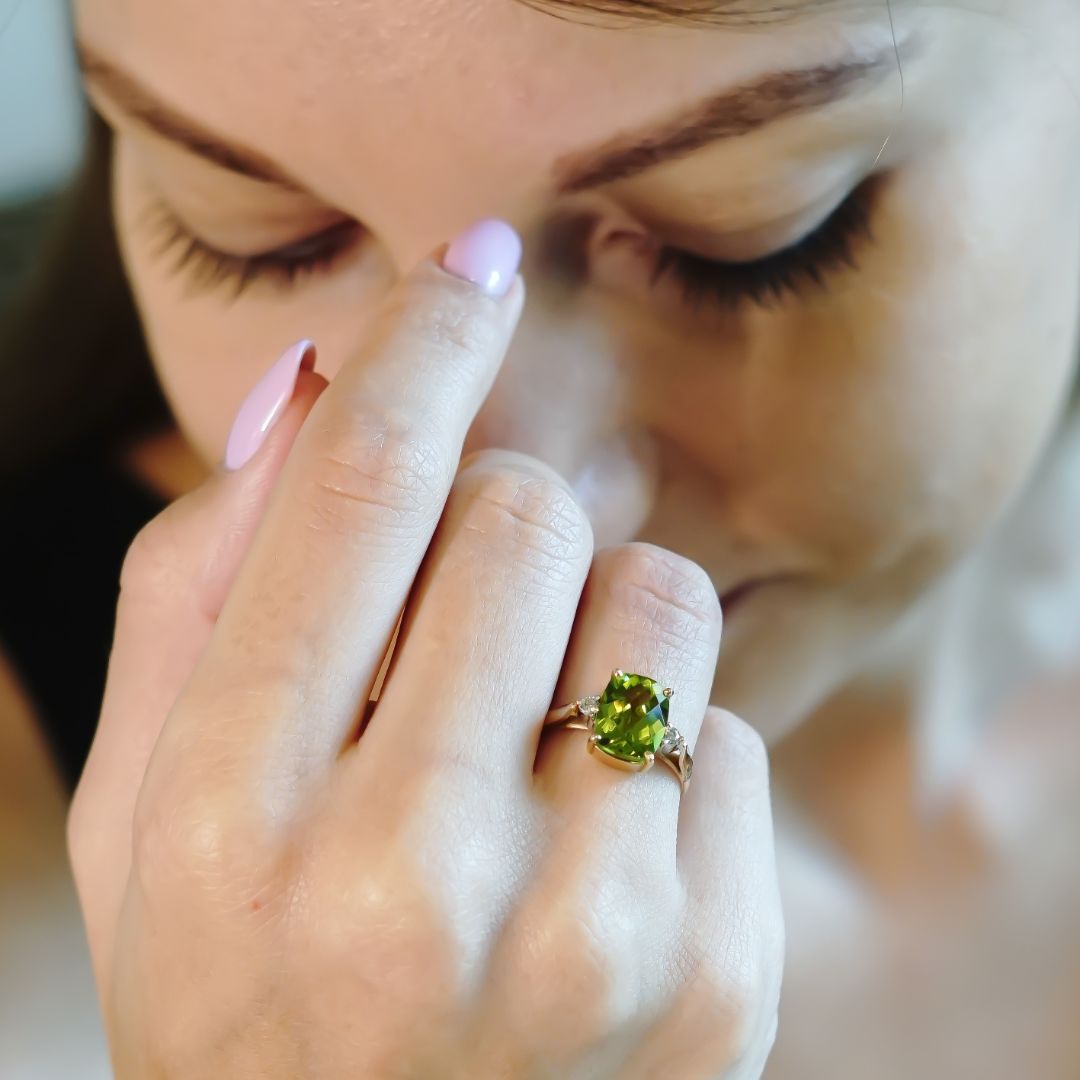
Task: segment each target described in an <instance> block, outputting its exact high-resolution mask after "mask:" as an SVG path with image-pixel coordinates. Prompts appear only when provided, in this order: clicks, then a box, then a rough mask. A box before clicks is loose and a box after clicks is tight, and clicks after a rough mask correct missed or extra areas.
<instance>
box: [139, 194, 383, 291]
mask: <svg viewBox="0 0 1080 1080" xmlns="http://www.w3.org/2000/svg"><path fill="white" fill-rule="evenodd" d="M142 224H143V225H144V226H145V227H147V228H148V229H149V231H150V232H151V234H152V237H153V240H152V242H156V245H157V246H156V250H155V255H157V256H158V257H160V258H166V257H168V255H169V254H170V252H172V253H174V258H173V262H172V265H171V267H170V269H171V270H172V272H173V273H175V274H177V275H178V276H185V275H186V276H187V277H188V278H189V280H190V281H191V283H192V284H193V285H194V286H195V287H196V289H200V290H214V289H216V288H218V287H224V286H226V285H229V284H231V285H232V286H233V294H232V298H233V299H234V300H235V299H237V298H239V297H240V296H241V294H243V293H244V292H245V291H246V290H247V289H248V287H249V286H250V285H252V284H253V283H254V282H256V281H261V280H269V281H271V282H272V283H273V284H276V285H279V286H280V287H281V288H283V289H289V288H291V287H292V286H294V285H296V284H297V281H298V280H299V279H301V278H303V277H306V276H310V275H316V274H319V273H321V272H323V271H326V270H329V269H331V268H332V267H333V266H334V265H335V264H336V263H337V261H338V259H339V258H341V257H342V256H343V255H345V254H346V253H347V252H348V251H350V250H351V249H352V248H353V247H354V246H355V245H356V243H357V241H358V237H359V236H360V235H361V233H362V232H363V230H362V229H361V228H360V226H359V225H357V224H356V223H355V222H351V221H349V222H344V223H342V222H338V223H336V224H334V225H331V226H330V227H329V228H326V229H323V230H322V231H321V232H318V233H315V234H313V235H312V236H308V237H305V238H304V239H303V240H298V241H297V242H296V243H293V244H289V245H287V246H285V247H281V248H277V249H276V250H274V251H267V252H263V253H262V254H259V255H230V254H226V253H225V252H223V251H218V250H217V249H216V248H213V247H211V246H210V245H209V244H207V243H205V242H204V241H202V240H200V239H199V238H198V237H197V236H196V235H195V234H194V233H193V232H192V231H191V230H190V229H189V228H188V227H187V226H186V225H185V224H184V223H183V222H182V221H181V220H180V219H179V218H178V217H177V216H176V214H174V213H173V211H172V210H170V209H169V207H168V206H166V205H165V203H163V202H161V201H159V200H154V201H153V202H151V203H150V204H148V206H147V208H146V213H145V217H144V219H143V222H142Z"/></svg>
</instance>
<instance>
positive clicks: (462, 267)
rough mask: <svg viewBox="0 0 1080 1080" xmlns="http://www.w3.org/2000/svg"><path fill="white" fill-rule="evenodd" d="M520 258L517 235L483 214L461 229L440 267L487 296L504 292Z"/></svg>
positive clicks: (499, 294) (505, 224)
mask: <svg viewBox="0 0 1080 1080" xmlns="http://www.w3.org/2000/svg"><path fill="white" fill-rule="evenodd" d="M520 262H521V237H519V236H518V234H517V232H516V231H515V229H514V227H513V226H512V225H509V224H507V223H506V222H505V221H502V220H500V219H499V218H483V219H482V220H480V221H478V222H476V223H475V224H474V225H472V226H470V227H469V228H468V229H466V230H465V232H463V233H462V234H461V235H460V236H459V237H458V238H457V239H456V240H454V241H453V242H452V243H451V244H450V246H449V247H448V248H447V249H446V254H445V255H443V261H442V265H443V269H444V270H448V271H449V272H450V273H451V274H456V275H457V276H458V277H460V278H465V280H466V281H471V282H472V283H473V284H474V285H479V286H480V288H481V289H483V290H484V292H486V293H489V294H490V295H491V296H505V295H506V293H507V291H508V290H509V288H510V285H511V283H512V282H513V280H514V275H515V274H516V273H517V269H518V264H519V263H520Z"/></svg>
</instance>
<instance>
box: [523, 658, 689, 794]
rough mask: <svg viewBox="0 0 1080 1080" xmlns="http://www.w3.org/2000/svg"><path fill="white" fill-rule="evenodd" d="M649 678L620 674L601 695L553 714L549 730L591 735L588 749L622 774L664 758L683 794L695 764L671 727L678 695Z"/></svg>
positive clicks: (547, 720) (642, 769) (547, 722)
mask: <svg viewBox="0 0 1080 1080" xmlns="http://www.w3.org/2000/svg"><path fill="white" fill-rule="evenodd" d="M662 685H663V684H662V683H660V682H659V681H658V680H656V679H651V678H649V677H648V676H647V675H630V674H627V673H626V672H624V671H621V670H619V669H616V670H615V671H613V672H612V673H611V681H610V682H609V683H608V684H607V687H606V689H605V690H604V692H603V693H602V694H596V695H593V696H590V697H583V698H578V700H577V701H571V702H570V703H569V704H568V705H562V706H560V707H559V708H557V709H552V710H551V711H550V712H549V713H548V714H547V716H546V717H545V718H544V727H545V728H548V727H562V728H572V729H574V730H578V731H587V732H588V733H589V743H588V750H589V753H591V754H597V753H598V754H600V755H601V760H602V761H604V762H605V764H608V765H614V766H615V767H616V768H617V769H627V770H630V771H632V772H646V771H647V770H649V769H651V768H652V766H653V763H654V762H655V761H656V760H657V759H659V760H660V761H662V762H663V763H664V764H665V765H667V767H668V768H669V769H671V771H672V772H673V773H674V774H675V775H676V777H678V780H679V784H680V785H681V787H682V790H683V791H686V789H687V786H688V785H689V783H690V774H691V773H692V772H693V769H694V759H693V758H692V757H691V756H690V751H689V750H688V749H687V748H686V739H685V738H683V736H682V733H681V732H680V731H679V730H678V729H677V728H674V727H672V726H671V725H670V724H669V723H668V704H669V702H670V701H671V696H672V694H674V692H675V691H674V690H672V689H671V687H670V686H669V687H666V688H663V689H661V687H662Z"/></svg>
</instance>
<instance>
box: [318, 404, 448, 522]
mask: <svg viewBox="0 0 1080 1080" xmlns="http://www.w3.org/2000/svg"><path fill="white" fill-rule="evenodd" d="M319 441H320V444H321V445H319V446H318V448H317V450H316V452H315V454H314V455H313V459H312V461H311V463H310V465H309V467H308V469H307V474H306V481H307V482H306V491H305V498H306V501H307V503H308V506H309V508H310V509H311V511H312V512H313V513H314V514H315V516H316V518H317V519H318V522H319V524H320V525H328V526H330V527H331V528H333V529H335V530H338V531H341V532H347V533H351V532H356V531H360V532H369V531H370V530H371V529H372V528H377V529H380V530H393V531H395V532H406V533H411V532H414V531H416V530H418V529H421V528H427V527H430V526H431V525H432V524H433V522H434V521H435V520H436V519H437V518H438V515H439V511H440V510H441V508H442V501H443V499H444V497H445V491H446V488H447V486H448V485H449V473H450V469H449V465H448V462H447V453H446V451H445V449H444V448H443V446H442V444H441V442H440V440H439V439H437V438H436V437H435V436H434V435H432V434H431V433H430V432H428V431H425V430H424V429H423V427H422V425H420V424H418V423H417V422H415V421H412V420H410V419H408V418H407V417H405V416H403V415H402V414H400V413H397V412H395V411H394V410H380V411H379V412H378V413H373V414H368V415H365V416H362V417H357V416H355V415H353V416H351V417H349V418H348V420H347V421H346V422H345V423H343V424H342V425H341V426H340V428H338V427H337V426H336V425H335V428H334V430H333V431H332V432H330V433H326V432H324V433H323V434H322V435H321V437H320V440H319Z"/></svg>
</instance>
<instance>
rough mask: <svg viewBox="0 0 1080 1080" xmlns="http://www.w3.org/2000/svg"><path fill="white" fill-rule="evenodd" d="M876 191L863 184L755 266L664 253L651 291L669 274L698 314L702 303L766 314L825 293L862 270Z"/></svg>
mask: <svg viewBox="0 0 1080 1080" xmlns="http://www.w3.org/2000/svg"><path fill="white" fill-rule="evenodd" d="M871 179H872V180H873V179H876V178H871ZM874 187H875V185H874V184H873V183H872V182H871V181H866V182H864V183H863V184H861V185H860V186H859V187H857V188H855V189H854V190H853V191H852V192H851V193H850V194H849V195H848V197H847V198H846V199H845V200H844V201H843V202H842V203H840V205H839V206H838V207H837V208H836V209H835V210H834V211H833V212H832V213H831V214H830V215H829V217H827V218H826V219H825V220H824V221H823V222H822V223H821V224H820V225H818V226H817V227H816V228H815V229H813V230H812V231H811V232H809V233H807V234H806V235H805V236H804V237H803V238H802V239H801V240H798V241H796V242H795V243H794V244H792V245H790V246H788V247H786V248H783V249H782V250H780V251H774V252H772V253H771V254H769V255H766V256H764V257H763V258H760V259H755V260H754V261H752V262H717V261H715V260H712V259H705V258H702V257H701V256H699V255H693V254H691V253H690V252H687V251H683V250H681V249H679V248H671V247H663V248H661V249H660V253H659V255H658V256H656V257H655V259H654V264H653V270H652V274H651V277H650V281H649V284H650V287H655V285H656V283H657V281H658V280H659V279H660V278H661V277H663V276H664V274H666V273H669V272H670V273H671V275H672V277H673V278H674V280H675V282H676V284H677V286H678V288H679V290H680V293H681V297H682V300H683V301H684V302H685V303H686V304H688V305H689V306H690V307H692V308H693V310H695V311H697V310H698V309H699V308H700V305H701V303H702V301H703V300H708V301H709V302H710V303H711V304H713V305H714V306H716V307H718V308H720V309H722V310H725V311H736V310H737V309H738V308H739V307H740V306H741V305H743V304H744V303H749V304H752V305H755V306H757V307H759V308H764V309H766V310H767V309H769V308H772V307H774V306H775V305H777V304H779V303H781V302H782V301H783V300H784V299H785V297H788V296H801V295H802V293H803V291H804V290H805V289H806V288H807V287H814V288H817V289H819V290H826V289H827V288H828V284H829V282H828V277H829V276H830V275H832V274H834V273H837V272H839V271H841V270H843V269H845V268H846V269H851V270H855V269H857V268H858V267H857V263H856V259H855V255H856V252H857V250H858V248H859V247H860V246H861V244H862V243H863V242H872V241H873V234H872V232H871V227H870V224H871V213H870V199H871V195H872V191H873V189H874Z"/></svg>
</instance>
